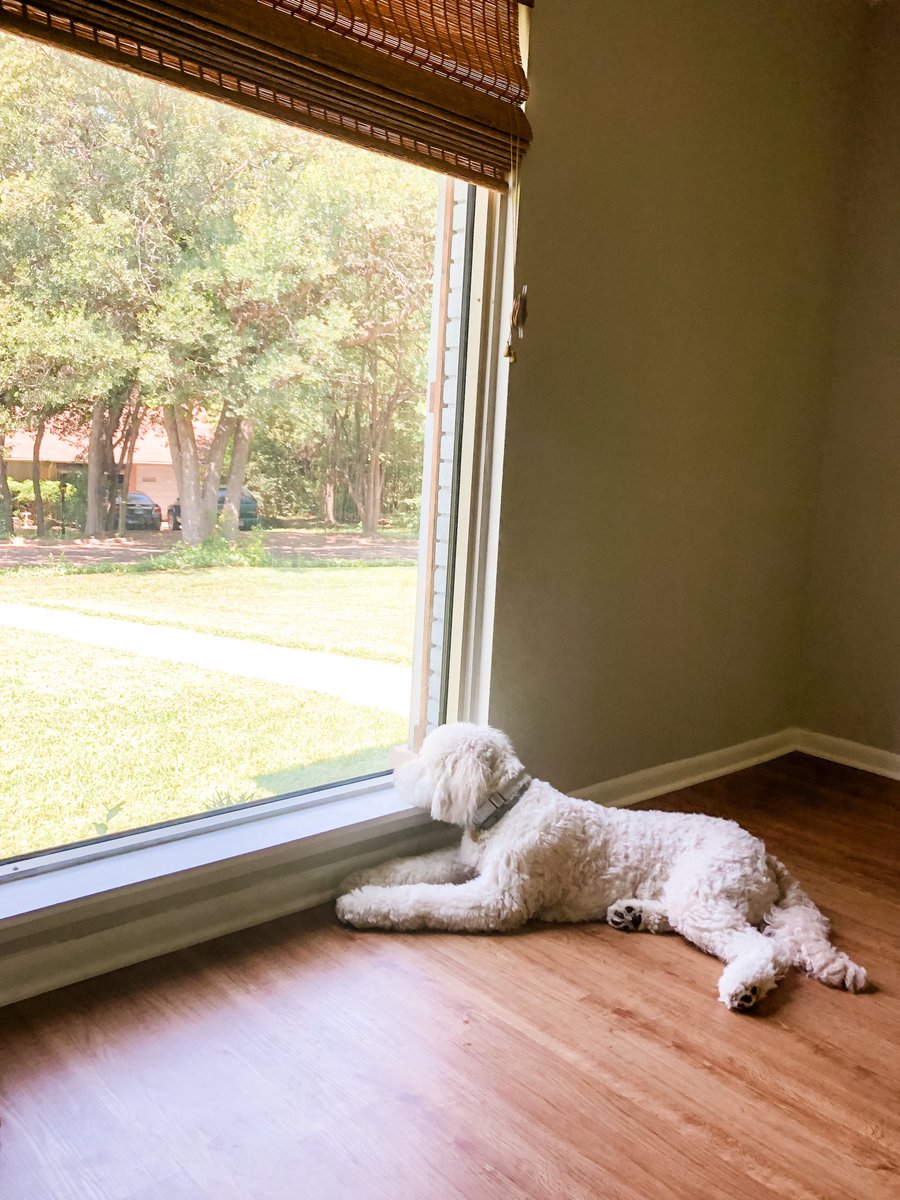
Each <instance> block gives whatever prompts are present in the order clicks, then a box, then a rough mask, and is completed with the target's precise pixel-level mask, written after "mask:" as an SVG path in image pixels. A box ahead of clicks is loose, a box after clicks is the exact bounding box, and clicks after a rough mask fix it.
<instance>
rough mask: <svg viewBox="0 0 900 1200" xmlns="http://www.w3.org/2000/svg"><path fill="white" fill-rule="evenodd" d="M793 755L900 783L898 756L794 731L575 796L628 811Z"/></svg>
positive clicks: (608, 782)
mask: <svg viewBox="0 0 900 1200" xmlns="http://www.w3.org/2000/svg"><path fill="white" fill-rule="evenodd" d="M792 750H800V751H802V752H803V753H804V754H810V755H812V756H813V757H814V758H824V759H826V760H827V761H828V762H834V763H840V764H841V765H842V766H845V767H856V768H857V770H860V771H869V772H871V773H872V774H873V775H883V776H885V777H887V778H888V779H900V754H893V753H891V752H890V751H889V750H879V749H877V748H876V747H874V746H865V745H863V744H862V743H861V742H851V741H848V740H847V739H846V738H839V737H832V736H831V735H830V734H827V733H815V732H813V731H812V730H810V729H799V728H796V727H793V728H788V729H782V730H779V732H778V733H772V734H769V735H767V736H766V737H761V738H755V739H754V740H753V741H749V742H740V743H739V744H738V745H736V746H726V747H725V748H724V749H722V750H713V751H711V752H710V753H709V754H698V755H697V756H696V757H695V758H683V759H681V760H680V761H678V762H671V763H663V764H662V765H660V766H658V767H650V768H648V769H647V770H646V771H635V772H634V773H633V774H632V775H621V776H619V777H618V778H617V779H607V780H605V781H604V782H603V783H595V784H593V786H591V787H587V788H582V789H581V791H578V792H575V793H574V795H576V796H581V797H583V798H584V799H585V800H595V801H597V803H598V804H606V805H609V807H610V808H625V807H627V806H628V805H629V804H639V803H640V801H642V800H652V799H653V798H654V797H655V796H664V795H666V793H668V792H676V791H678V790H679V789H681V788H687V787H692V786H693V785H694V784H695V783H703V782H704V781H705V780H707V779H717V778H718V777H719V776H720V775H731V774H733V773H734V772H735V771H743V770H744V768H745V767H755V766H756V765H757V763H763V762H768V761H769V760H770V759H773V758H780V757H781V755H782V754H789V753H790V752H791V751H792Z"/></svg>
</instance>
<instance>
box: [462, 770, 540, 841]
mask: <svg viewBox="0 0 900 1200" xmlns="http://www.w3.org/2000/svg"><path fill="white" fill-rule="evenodd" d="M530 786H531V776H530V775H528V774H527V773H526V771H525V769H524V768H523V769H522V770H521V771H519V772H518V774H517V775H514V776H513V777H512V779H510V780H509V782H508V783H506V784H504V785H503V787H502V788H499V789H498V790H497V791H496V792H491V794H490V796H488V798H487V800H482V802H481V803H480V804H479V805H478V807H477V808H476V809H475V816H474V818H473V820H472V828H473V829H477V830H478V831H479V832H481V831H482V830H485V829H492V828H493V827H494V826H495V825H496V824H497V822H498V821H499V820H500V818H501V817H503V816H505V815H506V814H507V813H508V812H509V810H510V809H511V808H515V806H516V805H517V804H518V803H519V801H520V800H521V799H522V797H523V796H524V795H525V793H526V792H527V791H528V789H529V787H530Z"/></svg>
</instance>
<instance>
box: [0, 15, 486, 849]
mask: <svg viewBox="0 0 900 1200" xmlns="http://www.w3.org/2000/svg"><path fill="white" fill-rule="evenodd" d="M0 75H2V78H3V80H4V87H3V89H2V91H0V439H2V465H0V644H2V675H0V858H2V857H10V856H16V855H20V854H25V853H29V852H33V851H36V850H40V849H45V848H49V847H52V846H58V845H64V844H68V843H72V842H78V841H81V840H85V839H89V838H92V837H96V836H103V835H108V834H115V833H120V832H124V831H126V830H130V829H135V828H139V827H143V826H146V825H151V824H156V823H158V822H161V821H168V820H172V819H174V818H179V817H183V816H187V815H194V814H198V813H202V812H213V811H218V810H220V809H222V808H226V807H229V806H231V805H235V804H241V803H246V802H250V801H259V800H264V799H266V798H268V797H272V796H276V795H279V794H283V793H286V792H293V791H296V790H300V789H305V788H310V787H313V786H318V785H322V784H328V783H333V782H336V781H339V780H342V779H346V778H351V777H357V776H360V775H366V774H370V773H375V772H380V771H384V770H386V769H387V768H388V765H389V763H388V755H389V751H390V749H391V748H392V747H393V746H396V745H398V744H405V743H406V741H407V738H408V731H409V728H410V719H411V717H412V718H413V721H414V723H415V722H416V721H418V719H419V715H420V714H419V713H418V712H411V703H412V701H411V697H412V696H416V697H419V696H421V695H423V694H424V695H426V696H427V691H428V688H427V686H426V687H425V689H424V691H423V688H422V687H421V685H417V686H416V687H415V688H413V687H412V669H413V660H414V657H415V658H417V660H418V661H419V669H420V670H421V669H425V665H427V666H428V667H430V668H431V669H432V670H433V668H434V663H433V662H431V661H430V660H429V654H430V649H429V647H430V643H431V639H430V634H428V633H426V632H423V631H422V629H421V623H422V622H421V614H422V612H424V611H428V612H431V609H430V608H428V606H427V605H426V606H425V607H423V588H424V592H425V593H426V594H427V593H428V591H429V589H430V587H431V578H432V575H429V576H428V578H427V579H426V580H425V582H424V584H422V582H421V581H420V580H419V577H418V576H419V559H420V553H419V547H420V543H421V544H422V545H425V546H429V545H430V546H431V553H430V558H429V566H428V570H429V572H433V571H434V557H435V556H434V544H433V539H432V541H431V543H429V541H428V538H427V537H426V538H422V537H421V530H420V522H421V520H422V510H423V495H424V499H425V504H424V507H425V509H426V515H427V518H428V520H429V521H430V520H432V519H433V517H434V513H432V512H430V511H429V505H430V497H431V496H432V495H435V494H436V492H437V487H438V483H439V481H438V479H437V477H436V476H434V477H432V476H431V475H429V471H430V470H431V467H429V468H428V470H427V471H426V478H425V481H424V488H423V462H424V463H426V464H428V463H431V464H432V465H433V466H434V470H438V469H440V468H441V467H443V466H445V464H442V463H441V461H440V453H439V452H438V453H437V455H435V453H434V452H433V451H434V446H433V445H432V444H428V445H426V433H427V437H428V438H429V439H431V440H432V441H433V439H434V438H435V437H437V438H438V439H439V438H440V437H441V435H442V428H441V427H442V424H445V423H446V421H447V420H449V418H447V417H446V415H443V416H442V413H441V407H440V405H441V401H442V398H443V394H442V392H441V391H440V389H437V391H436V392H435V389H432V391H431V394H432V395H435V394H436V395H437V399H438V409H437V416H435V415H434V413H432V414H431V416H430V418H429V419H426V408H427V406H428V403H429V394H430V393H429V388H428V386H427V385H428V382H429V375H430V374H431V376H432V378H441V379H442V378H443V371H444V367H443V362H436V361H435V359H434V354H433V353H432V360H431V369H430V370H429V344H430V335H431V332H432V329H433V327H434V324H435V321H436V320H441V321H444V322H446V321H447V319H448V308H447V304H446V302H444V303H443V304H435V295H436V294H437V293H436V291H435V264H436V263H437V264H438V266H439V271H438V276H439V278H438V284H439V285H440V287H443V286H444V282H446V281H444V282H442V281H441V279H440V272H441V270H444V271H446V270H447V269H449V265H450V261H451V260H450V257H448V255H447V254H444V255H442V253H441V242H440V238H437V234H436V231H437V230H438V227H439V223H440V221H442V222H443V223H444V226H445V229H444V233H443V234H442V235H441V236H442V237H444V236H446V237H447V238H449V239H450V241H451V242H452V239H453V237H454V220H455V221H456V233H457V236H458V232H459V217H458V213H457V215H456V217H454V208H456V209H459V207H460V205H461V204H462V202H463V198H464V192H465V189H463V190H462V192H460V190H459V187H458V186H457V189H456V191H455V193H454V191H453V189H452V188H451V189H447V188H446V186H445V184H444V182H443V181H442V180H441V179H440V178H439V177H438V176H436V175H433V174H430V173H428V172H425V171H423V170H420V169H418V168H415V167H411V166H407V165H404V164H401V163H398V162H395V161H393V160H390V159H383V158H379V157H377V156H375V155H372V154H368V153H366V152H365V151H361V150H356V149H353V148H350V147H346V146H343V145H342V144H340V143H337V142H334V141H327V140H325V139H321V138H318V137H316V136H315V135H310V134H306V133H303V132H302V131H298V130H295V129H291V128H288V127H286V126H282V125H279V124H277V123H275V122H271V121H267V120H265V119H263V118H260V117H257V116H254V115H252V114H248V113H242V112H240V111H238V110H236V109H232V108H229V107H226V106H224V105H217V104H215V103H213V102H212V101H209V100H207V99H204V98H202V97H198V96H193V95H190V94H188V93H185V92H181V91H177V90H175V89H173V88H169V87H167V86H165V85H161V84H158V83H156V82H153V81H151V80H145V79H142V78H140V77H137V76H134V75H131V74H127V73H125V72H122V71H118V70H116V69H113V68H108V67H105V66H103V65H100V64H97V63H94V62H90V61H87V60H82V59H80V58H78V57H75V56H72V55H68V54H65V53H63V52H60V51H56V50H54V49H50V48H48V47H45V46H41V45H38V44H35V43H31V42H27V41H24V40H21V39H18V38H14V37H9V36H2V35H0ZM442 195H443V196H444V199H443V200H442V199H441V197H442ZM439 212H440V214H442V215H441V216H440V221H439ZM441 264H443V265H441ZM458 267H459V264H458V263H457V268H458ZM440 287H439V288H438V292H440ZM444 341H445V343H446V338H445V339H444ZM444 350H446V346H444ZM428 431H430V432H428ZM444 432H445V431H444ZM451 440H452V439H451ZM432 475H433V472H432ZM439 553H440V552H439V551H438V557H439ZM417 589H418V599H417ZM417 604H418V606H419V611H420V621H419V626H420V628H419V632H418V635H417V634H416V629H417V626H416V607H417ZM443 615H444V614H443V612H441V616H443ZM416 636H418V637H419V639H420V641H421V642H422V645H424V646H426V650H425V652H424V653H423V652H422V650H421V648H420V649H418V650H417V649H416V647H415V645H414V641H415V638H416ZM417 703H418V700H417Z"/></svg>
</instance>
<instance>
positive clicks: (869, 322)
mask: <svg viewBox="0 0 900 1200" xmlns="http://www.w3.org/2000/svg"><path fill="white" fill-rule="evenodd" d="M867 31H868V40H867V55H866V59H865V66H864V72H863V87H862V95H861V102H860V106H859V120H858V124H857V136H856V138H855V139H854V142H855V148H856V156H855V160H854V164H853V167H854V169H853V179H854V187H853V191H852V194H851V195H852V199H851V203H850V206H849V213H848V220H847V237H846V243H845V247H844V256H843V270H842V283H843V286H842V290H841V305H840V319H839V322H838V337H837V352H836V355H835V363H834V366H835V370H834V387H833V391H832V394H831V406H830V410H829V413H828V425H827V436H826V440H825V447H824V454H823V461H822V473H821V478H820V493H819V504H818V523H817V528H816V537H815V551H814V560H813V575H812V588H811V591H810V623H809V640H808V643H807V674H806V691H805V694H804V697H803V708H804V711H805V714H806V724H807V726H808V727H809V728H811V729H814V730H817V731H818V732H822V733H828V734H832V735H835V736H837V737H844V738H851V739H852V740H854V741H859V742H863V743H865V744H866V745H870V746H876V747H878V748H880V749H882V750H889V751H892V752H894V753H900V6H898V5H897V4H896V3H882V4H880V5H878V6H877V7H875V8H874V9H873V10H872V14H871V19H870V20H869V22H868V26H867Z"/></svg>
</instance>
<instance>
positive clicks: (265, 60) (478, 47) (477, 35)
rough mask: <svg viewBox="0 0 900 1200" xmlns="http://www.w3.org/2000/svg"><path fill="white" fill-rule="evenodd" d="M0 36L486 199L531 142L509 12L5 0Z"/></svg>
mask: <svg viewBox="0 0 900 1200" xmlns="http://www.w3.org/2000/svg"><path fill="white" fill-rule="evenodd" d="M0 29H8V30H15V31H17V32H19V33H23V34H26V35H28V36H32V37H37V38H39V39H41V40H44V41H48V42H53V43H55V44H56V45H59V46H63V47H65V48H67V49H71V50H75V51H77V52H79V53H81V54H87V55H90V56H92V57H95V58H100V59H103V60H104V61H106V62H109V63H112V64H115V65H117V66H122V67H126V68H128V69H130V70H134V71H139V72H141V73H142V74H146V75H151V76H154V77H155V78H157V79H162V80H165V81H167V82H169V83H173V84H176V85H177V86H181V87H185V88H189V89H191V90H193V91H199V92H202V93H204V94H205V95H208V96H213V97H215V98H217V99H220V100H225V101H228V102H229V103H231V104H236V105H239V106H241V107H244V108H250V109H253V110H255V111H257V112H261V113H264V114H265V115H267V116H271V117H276V118H278V119H280V120H283V121H287V122H289V123H290V124H295V125H301V126H303V127H304V128H307V129H313V130H316V131H318V132H319V133H324V134H327V135H329V136H332V137H337V138H340V139H342V140H344V141H347V142H352V143H354V144H356V145H361V146H366V147H368V148H369V149H373V150H378V151H381V152H382V153H387V154H392V155H395V156H396V157H399V158H404V159H407V160H409V161H412V162H417V163H420V164H421V165H423V166H427V167H431V168H433V169H435V170H439V171H442V172H444V173H446V174H448V175H455V176H457V177H459V178H462V179H468V180H470V181H472V182H475V183H481V184H484V185H486V186H488V187H492V188H499V189H502V188H505V187H506V182H507V178H508V176H509V172H510V169H511V167H512V166H514V165H515V163H516V162H517V161H518V159H519V158H520V157H521V155H522V153H524V150H525V148H526V147H527V144H528V141H529V140H530V137H531V131H530V128H529V125H528V121H527V119H526V118H525V115H524V113H523V112H522V110H521V108H520V105H521V104H522V102H523V101H524V100H525V97H526V95H527V83H526V80H525V74H524V71H523V69H522V63H521V58H520V53H519V39H518V14H517V0H209V2H207V3H200V0H182V2H179V3H168V2H162V0H159V2H156V0H132V2H131V3H113V2H111V0H39V2H38V3H33V4H32V3H27V2H25V0H0Z"/></svg>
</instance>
